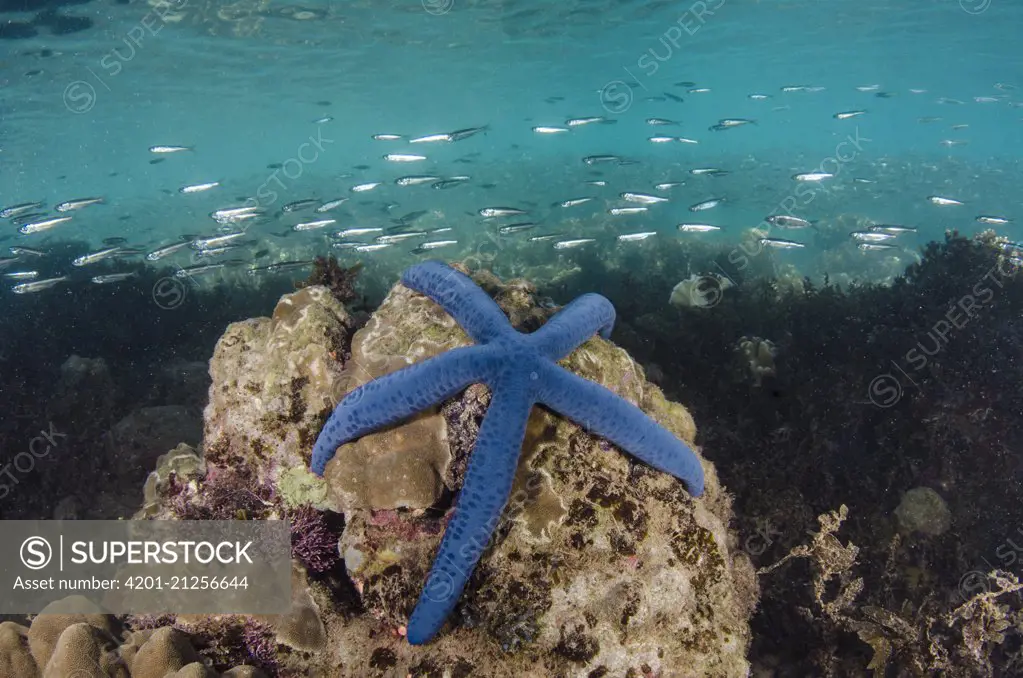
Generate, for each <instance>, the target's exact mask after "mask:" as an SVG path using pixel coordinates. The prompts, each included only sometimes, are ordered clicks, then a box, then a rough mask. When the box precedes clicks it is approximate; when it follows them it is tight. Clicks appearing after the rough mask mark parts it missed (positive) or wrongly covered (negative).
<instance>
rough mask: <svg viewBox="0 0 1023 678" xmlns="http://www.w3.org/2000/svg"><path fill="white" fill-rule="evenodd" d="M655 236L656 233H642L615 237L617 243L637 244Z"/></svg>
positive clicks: (623, 234) (621, 234)
mask: <svg viewBox="0 0 1023 678" xmlns="http://www.w3.org/2000/svg"><path fill="white" fill-rule="evenodd" d="M655 235H657V231H643V232H641V233H620V234H619V235H618V236H616V237H615V240H617V241H618V242H639V241H640V240H646V239H647V238H650V237H653V236H655Z"/></svg>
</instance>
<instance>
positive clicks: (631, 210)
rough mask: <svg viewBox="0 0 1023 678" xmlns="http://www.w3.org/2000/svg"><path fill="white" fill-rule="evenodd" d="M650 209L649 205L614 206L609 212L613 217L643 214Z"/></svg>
mask: <svg viewBox="0 0 1023 678" xmlns="http://www.w3.org/2000/svg"><path fill="white" fill-rule="evenodd" d="M649 209H650V208H649V207H612V208H611V209H609V210H608V211H607V213H608V214H610V215H611V216H613V217H621V216H627V215H630V214H642V213H643V212H646V211H647V210H649Z"/></svg>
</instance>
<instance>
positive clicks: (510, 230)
mask: <svg viewBox="0 0 1023 678" xmlns="http://www.w3.org/2000/svg"><path fill="white" fill-rule="evenodd" d="M536 226H537V225H536V224H534V223H533V222H531V221H524V222H522V223H521V224H509V225H508V226H502V227H501V228H499V229H498V233H500V234H501V235H513V234H515V233H522V232H523V231H529V230H531V229H534V228H536Z"/></svg>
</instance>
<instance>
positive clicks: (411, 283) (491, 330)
mask: <svg viewBox="0 0 1023 678" xmlns="http://www.w3.org/2000/svg"><path fill="white" fill-rule="evenodd" d="M401 282H402V284H403V285H405V287H408V288H410V289H413V290H415V291H416V292H419V293H421V294H425V295H426V296H428V297H430V298H431V299H433V300H434V301H435V302H437V303H438V304H440V306H441V308H443V309H444V310H445V311H447V313H448V315H450V316H451V317H452V318H454V319H455V321H456V322H457V323H458V324H459V325H460V326H461V327H462V329H464V330H465V332H466V334H468V335H469V336H470V337H472V340H473V341H475V342H476V343H478V344H483V343H486V342H488V341H490V340H492V339H495V338H497V337H499V336H502V335H506V334H512V333H515V330H514V329H513V328H512V326H511V324H510V323H509V322H508V317H507V316H505V314H504V311H502V310H501V307H500V306H498V305H497V302H495V301H494V300H493V299H491V298H490V297H489V296H488V295H487V293H486V292H484V291H483V290H482V289H480V288H479V286H478V285H476V283H474V282H473V281H472V279H471V278H469V276H467V275H465V274H463V273H460V272H458V271H456V270H455V269H453V268H451V267H450V266H448V265H446V264H444V263H441V262H439V261H424V262H422V263H420V264H416V265H415V266H411V267H410V268H408V269H406V270H405V272H404V273H402V275H401Z"/></svg>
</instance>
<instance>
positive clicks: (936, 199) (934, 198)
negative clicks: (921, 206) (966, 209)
mask: <svg viewBox="0 0 1023 678" xmlns="http://www.w3.org/2000/svg"><path fill="white" fill-rule="evenodd" d="M927 199H928V200H929V201H930V202H932V203H934V204H935V205H942V206H947V205H965V204H966V203H964V202H963V201H961V200H955V199H953V198H943V197H941V196H940V195H929V196H927Z"/></svg>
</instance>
